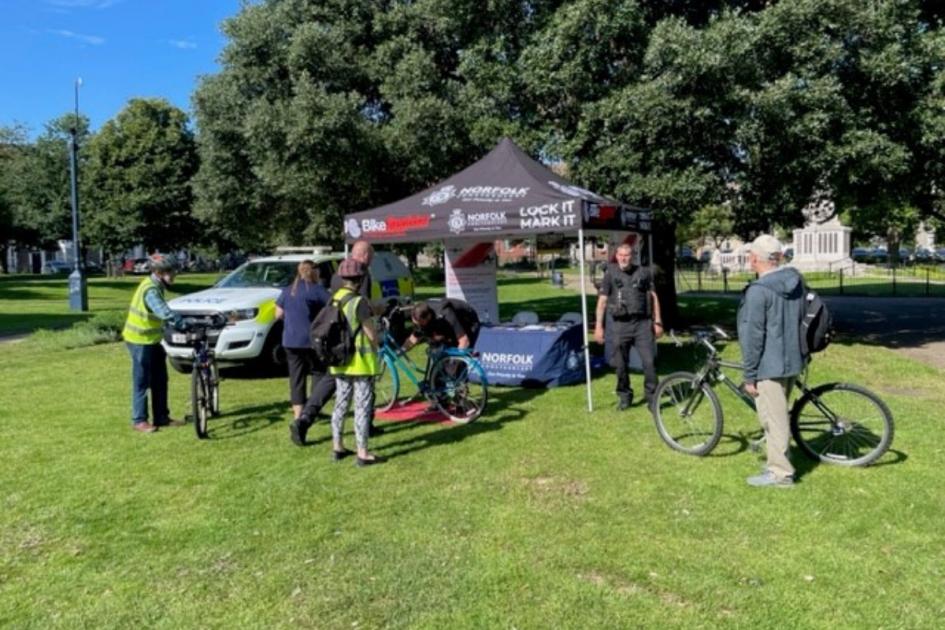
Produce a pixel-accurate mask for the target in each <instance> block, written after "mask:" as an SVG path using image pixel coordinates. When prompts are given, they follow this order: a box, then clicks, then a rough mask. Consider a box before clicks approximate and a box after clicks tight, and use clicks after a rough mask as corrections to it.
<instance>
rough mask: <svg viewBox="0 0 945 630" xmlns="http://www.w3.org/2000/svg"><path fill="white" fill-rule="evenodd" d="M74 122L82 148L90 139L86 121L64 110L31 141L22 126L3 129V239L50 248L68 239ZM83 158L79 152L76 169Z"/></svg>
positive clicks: (1, 186) (70, 220)
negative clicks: (70, 151)
mask: <svg viewBox="0 0 945 630" xmlns="http://www.w3.org/2000/svg"><path fill="white" fill-rule="evenodd" d="M76 126H77V138H78V144H79V147H80V148H81V147H82V146H83V145H84V143H85V140H86V139H87V138H88V137H89V121H88V119H87V118H85V117H83V116H79V118H78V119H76V117H75V115H74V114H65V115H63V116H60V117H59V118H56V119H54V120H52V121H50V122H49V123H47V124H46V126H45V129H44V130H43V133H42V134H40V136H39V137H38V138H37V139H36V140H35V141H34V142H32V143H31V142H29V141H28V139H27V132H26V130H25V129H24V128H22V127H14V128H8V129H7V131H6V133H5V135H6V138H5V139H4V140H2V141H0V142H2V143H3V147H4V148H3V156H2V157H0V160H2V162H3V173H2V175H0V189H2V192H0V195H2V197H3V198H4V199H5V201H4V202H3V203H4V204H5V205H6V206H7V210H6V212H7V216H8V217H9V219H8V220H9V221H10V223H11V225H10V226H9V227H8V231H7V234H6V238H10V239H13V240H15V241H16V242H17V243H18V244H19V245H24V246H39V247H46V248H51V249H54V248H55V247H56V244H55V243H56V241H57V240H59V239H71V238H72V218H71V217H72V208H71V201H70V199H71V187H70V186H71V184H70V177H69V138H70V135H71V134H70V130H71V129H72V128H73V127H76ZM84 162H85V160H84V154H83V152H82V151H81V150H80V152H79V168H80V170H81V169H82V168H83V167H84Z"/></svg>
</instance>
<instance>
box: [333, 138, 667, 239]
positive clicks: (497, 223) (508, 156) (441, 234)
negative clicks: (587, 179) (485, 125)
mask: <svg viewBox="0 0 945 630" xmlns="http://www.w3.org/2000/svg"><path fill="white" fill-rule="evenodd" d="M650 223H651V213H650V211H648V210H643V209H641V208H633V207H630V206H627V205H625V204H622V203H620V202H619V201H616V200H613V199H609V198H607V197H603V196H601V195H598V194H596V193H594V192H591V191H590V190H586V189H584V188H580V187H578V186H575V185H573V184H570V183H568V182H567V181H566V180H565V179H564V178H562V177H560V176H558V175H556V174H555V173H554V172H552V171H551V170H550V169H548V168H546V167H545V166H543V165H542V164H540V163H538V162H536V161H535V160H533V159H532V158H530V157H529V156H528V155H526V154H525V152H524V151H522V150H521V149H520V148H519V147H518V146H516V145H515V143H514V142H512V141H511V140H510V139H509V138H503V139H502V140H501V141H500V142H499V144H498V145H497V146H496V147H495V148H494V149H493V150H492V151H490V152H489V153H487V154H486V155H485V157H483V158H482V159H481V160H479V161H478V162H475V163H474V164H472V165H471V166H469V167H467V168H465V169H463V170H462V171H460V172H458V173H456V174H455V175H453V176H451V177H448V178H447V179H445V180H443V181H441V182H439V183H438V184H436V185H434V186H431V187H430V188H427V189H426V190H423V191H421V192H418V193H416V194H414V195H411V196H409V197H406V198H405V199H401V200H400V201H395V202H394V203H390V204H387V205H384V206H380V207H378V208H374V209H372V210H366V211H364V212H357V213H354V214H349V215H347V216H345V238H346V239H347V240H348V241H353V240H357V239H364V240H366V241H369V242H374V243H396V242H418V241H419V242H423V241H432V240H441V239H449V238H469V237H472V238H480V239H483V240H488V239H492V238H500V237H502V238H505V237H518V238H522V237H527V236H533V235H535V234H547V233H555V232H557V233H565V234H570V233H574V234H576V233H577V231H578V230H579V229H581V228H586V229H593V230H626V231H634V232H649V231H650Z"/></svg>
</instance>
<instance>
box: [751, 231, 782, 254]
mask: <svg viewBox="0 0 945 630" xmlns="http://www.w3.org/2000/svg"><path fill="white" fill-rule="evenodd" d="M750 249H751V251H752V253H753V254H755V255H756V256H758V257H759V258H763V259H764V260H772V259H773V258H774V256H775V255H776V254H777V255H779V256H780V255H781V241H779V240H778V239H776V238H775V237H773V236H771V235H770V234H762V235H761V236H759V237H758V238H756V239H755V240H753V241H752V242H751V248H750Z"/></svg>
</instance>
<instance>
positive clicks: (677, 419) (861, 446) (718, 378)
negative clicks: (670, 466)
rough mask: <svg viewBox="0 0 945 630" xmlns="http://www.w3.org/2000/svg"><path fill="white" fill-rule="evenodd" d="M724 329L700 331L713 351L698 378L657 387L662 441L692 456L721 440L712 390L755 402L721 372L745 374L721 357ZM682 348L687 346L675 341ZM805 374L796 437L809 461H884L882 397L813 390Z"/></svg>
mask: <svg viewBox="0 0 945 630" xmlns="http://www.w3.org/2000/svg"><path fill="white" fill-rule="evenodd" d="M728 338H729V337H728V335H727V334H725V332H724V331H723V330H722V329H720V328H719V327H717V326H716V327H713V328H712V329H711V330H700V331H695V332H694V334H693V341H692V342H693V343H695V344H697V345H699V346H701V347H703V348H705V349H706V351H707V352H708V356H707V357H706V360H705V363H704V364H703V365H702V367H701V368H699V370H698V371H697V372H695V373H693V372H675V373H673V374H670V375H668V376H667V377H665V378H664V379H662V380H661V381H660V384H659V385H658V386H657V388H656V394H655V398H656V404H655V405H654V408H653V419H654V420H655V421H656V430H657V431H658V432H659V435H660V437H661V438H662V439H663V441H664V442H666V444H667V445H669V447H670V448H673V449H675V450H677V451H680V452H682V453H686V454H689V455H699V456H703V455H708V454H709V453H710V452H712V449H713V448H715V446H716V445H717V444H718V443H719V439H720V438H721V437H722V422H723V416H722V405H721V403H720V402H719V398H718V395H717V394H716V393H715V391H714V390H713V386H714V385H716V384H718V383H722V384H724V385H725V386H726V387H728V388H729V389H730V390H731V391H732V392H733V393H734V394H735V395H736V396H738V397H739V398H740V399H741V400H742V401H743V402H744V403H745V404H746V405H748V406H749V407H751V408H752V409H754V408H755V400H754V398H752V397H751V396H749V395H748V394H747V393H746V392H745V390H744V389H743V388H742V387H741V386H739V385H736V384H735V383H734V382H733V381H732V380H731V379H730V378H728V377H727V376H726V375H725V373H724V372H722V368H731V369H735V370H744V367H743V366H742V365H741V364H740V363H735V362H732V361H725V360H723V359H722V358H721V357H719V354H718V350H717V349H716V347H715V343H714V342H715V340H716V339H728ZM673 339H674V340H675V341H676V345H677V346H681V345H682V342H680V341H679V340H678V339H676V337H675V335H673ZM806 378H807V372H806V370H805V372H804V374H803V375H802V376H801V378H799V379H797V381H796V383H795V387H796V388H797V389H798V390H799V391H800V397H799V398H798V399H797V400H796V402H795V403H794V406H793V407H791V412H790V422H791V435H792V436H793V437H794V441H795V442H796V443H797V445H798V446H799V447H800V448H801V450H802V451H804V454H806V455H807V456H808V457H811V458H813V459H816V460H820V461H822V462H826V463H830V464H839V465H842V466H867V465H869V464H872V463H873V462H875V461H876V460H877V459H879V458H880V457H882V455H883V453H885V452H886V451H887V450H888V449H889V447H890V445H891V444H892V440H893V433H894V428H893V416H892V413H891V412H890V411H889V407H887V406H886V403H884V402H883V401H882V399H880V397H879V396H877V395H876V394H874V393H873V392H871V391H870V390H868V389H866V388H865V387H861V386H859V385H853V384H851V383H826V384H824V385H818V386H816V387H813V388H812V387H808V386H807V383H806Z"/></svg>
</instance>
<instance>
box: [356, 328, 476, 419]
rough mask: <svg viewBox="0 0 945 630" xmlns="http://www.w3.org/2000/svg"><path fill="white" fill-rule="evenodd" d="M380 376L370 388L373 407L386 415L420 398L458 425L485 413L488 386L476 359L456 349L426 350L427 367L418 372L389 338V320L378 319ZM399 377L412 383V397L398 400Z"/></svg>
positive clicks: (470, 354)
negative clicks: (397, 407)
mask: <svg viewBox="0 0 945 630" xmlns="http://www.w3.org/2000/svg"><path fill="white" fill-rule="evenodd" d="M378 332H379V334H380V335H381V344H380V349H379V351H378V354H379V355H380V362H381V373H380V374H379V375H378V376H377V377H376V380H375V384H374V396H375V406H376V409H377V410H378V411H389V410H390V409H393V408H394V407H395V406H397V405H399V404H402V402H406V400H411V399H413V398H415V397H417V396H423V397H424V398H425V399H426V400H427V401H429V402H430V404H431V405H433V406H435V407H436V408H437V409H439V410H440V411H441V412H442V413H443V414H444V415H446V416H447V417H448V418H449V419H450V420H452V421H453V422H456V423H459V424H468V423H470V422H473V421H475V420H476V419H477V418H478V417H479V416H481V415H482V412H483V411H485V409H486V404H487V403H488V401H489V385H488V383H487V381H486V373H485V371H484V370H483V369H482V365H481V364H480V363H479V361H478V360H477V359H476V356H475V355H474V354H473V353H472V352H470V351H469V350H462V349H459V348H444V347H437V346H428V347H427V363H426V365H425V366H424V367H423V368H421V367H420V366H418V365H417V364H416V363H415V362H414V361H413V360H412V359H411V358H410V357H409V356H407V354H406V353H405V352H403V351H402V350H401V349H400V344H398V343H397V342H396V341H395V340H394V338H393V336H392V335H391V334H390V320H389V319H388V318H387V317H384V318H381V324H380V326H378ZM401 375H403V376H404V377H406V379H407V380H408V381H410V382H411V383H413V385H414V386H415V387H416V388H417V391H416V393H415V394H414V395H413V396H411V397H409V398H407V399H405V401H401V400H400V395H401Z"/></svg>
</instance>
